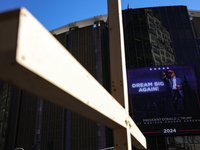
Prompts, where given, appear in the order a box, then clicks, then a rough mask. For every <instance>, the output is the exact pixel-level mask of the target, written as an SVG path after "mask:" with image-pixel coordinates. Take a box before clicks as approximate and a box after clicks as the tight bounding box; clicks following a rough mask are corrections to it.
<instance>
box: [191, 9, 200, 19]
mask: <svg viewBox="0 0 200 150" xmlns="http://www.w3.org/2000/svg"><path fill="white" fill-rule="evenodd" d="M188 12H189V15H190V17H200V10H194V9H188Z"/></svg>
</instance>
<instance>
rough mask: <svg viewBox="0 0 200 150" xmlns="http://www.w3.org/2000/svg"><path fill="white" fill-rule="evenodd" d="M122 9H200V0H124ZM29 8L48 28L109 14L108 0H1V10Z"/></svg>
mask: <svg viewBox="0 0 200 150" xmlns="http://www.w3.org/2000/svg"><path fill="white" fill-rule="evenodd" d="M121 2H122V9H126V8H127V5H128V4H129V8H142V7H154V6H172V5H186V6H187V7H188V9H195V10H200V0H137V1H136V0H122V1H121ZM22 6H23V7H25V8H27V9H28V10H29V11H30V12H31V13H32V14H33V15H34V16H35V17H36V18H37V19H38V20H39V21H40V22H41V23H42V24H43V25H44V26H45V27H46V28H47V30H52V29H56V28H58V27H61V26H63V25H66V24H68V23H71V22H75V21H79V20H83V19H86V18H90V17H93V16H97V15H104V14H107V0H0V12H4V11H7V10H10V9H15V8H19V7H22Z"/></svg>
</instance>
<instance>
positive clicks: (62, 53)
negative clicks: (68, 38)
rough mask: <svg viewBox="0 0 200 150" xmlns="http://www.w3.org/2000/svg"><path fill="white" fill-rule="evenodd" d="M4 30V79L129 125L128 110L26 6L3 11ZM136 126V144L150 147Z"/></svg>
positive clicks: (114, 124)
mask: <svg viewBox="0 0 200 150" xmlns="http://www.w3.org/2000/svg"><path fill="white" fill-rule="evenodd" d="M0 32H1V34H0V70H1V73H0V79H2V80H4V81H7V82H9V83H11V84H13V85H16V86H18V87H20V88H22V89H24V90H26V91H28V92H30V93H33V94H35V95H37V96H40V97H42V98H44V99H46V100H48V101H50V102H52V103H55V104H57V105H60V106H62V107H64V108H66V109H68V110H71V111H73V112H75V113H78V114H80V115H83V116H85V117H87V118H89V119H92V120H94V121H96V122H99V123H101V124H103V125H105V126H107V127H110V128H112V129H124V128H126V126H127V124H126V116H127V113H126V111H125V109H124V108H123V107H122V106H121V105H120V104H119V103H118V102H116V100H115V99H114V98H113V97H112V96H111V95H110V94H109V93H108V92H107V91H106V90H105V89H104V88H103V87H102V86H101V85H100V84H99V83H98V82H97V81H96V80H95V79H94V77H93V76H92V75H90V74H89V73H88V72H87V70H86V69H85V68H84V67H82V66H81V65H80V63H79V62H78V61H77V60H76V59H75V58H74V57H73V56H72V55H71V54H70V53H69V52H68V51H67V50H66V49H65V48H64V47H63V46H62V45H61V44H60V43H59V42H58V41H57V40H56V39H55V38H54V37H53V36H52V35H51V34H50V33H49V32H48V31H47V30H46V29H45V28H44V27H43V26H42V25H41V24H40V23H39V22H38V21H37V20H36V19H35V18H34V17H33V16H32V15H31V14H30V13H29V12H28V11H27V10H26V9H25V8H21V9H19V10H15V11H11V12H6V13H2V14H0ZM134 128H135V129H134V130H133V131H134V132H135V131H137V132H136V133H137V135H136V134H134V132H133V133H132V135H133V136H132V137H133V138H134V139H136V141H137V145H138V148H140V149H143V148H146V142H144V141H145V137H144V136H143V135H142V133H141V132H140V131H139V129H138V128H137V127H136V126H134ZM131 131H132V130H131ZM138 137H139V138H138Z"/></svg>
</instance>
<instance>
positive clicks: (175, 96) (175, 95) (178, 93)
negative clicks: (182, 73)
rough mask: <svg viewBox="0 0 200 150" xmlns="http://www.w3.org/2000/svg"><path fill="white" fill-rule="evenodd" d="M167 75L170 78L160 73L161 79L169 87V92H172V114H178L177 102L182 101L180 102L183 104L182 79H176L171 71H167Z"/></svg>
mask: <svg viewBox="0 0 200 150" xmlns="http://www.w3.org/2000/svg"><path fill="white" fill-rule="evenodd" d="M167 73H168V75H169V77H170V78H167V77H166V74H165V72H162V78H163V80H164V81H165V82H167V83H168V84H169V85H170V88H171V92H172V103H173V107H174V112H175V113H178V102H179V100H182V102H183V103H184V97H183V91H182V79H181V78H177V77H176V75H175V73H174V71H173V70H168V72H167ZM183 105H184V104H183Z"/></svg>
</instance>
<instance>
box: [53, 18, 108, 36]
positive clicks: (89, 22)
mask: <svg viewBox="0 0 200 150" xmlns="http://www.w3.org/2000/svg"><path fill="white" fill-rule="evenodd" d="M107 18H108V15H100V16H94V17H91V18H88V19H84V20H80V21H75V22H72V23H69V24H67V25H64V26H62V27H59V28H57V29H53V30H51V31H50V32H51V33H52V34H53V35H58V34H61V33H64V32H67V31H69V30H70V28H73V27H78V28H82V27H86V26H89V25H93V24H94V23H95V22H96V21H104V22H106V20H107Z"/></svg>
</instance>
